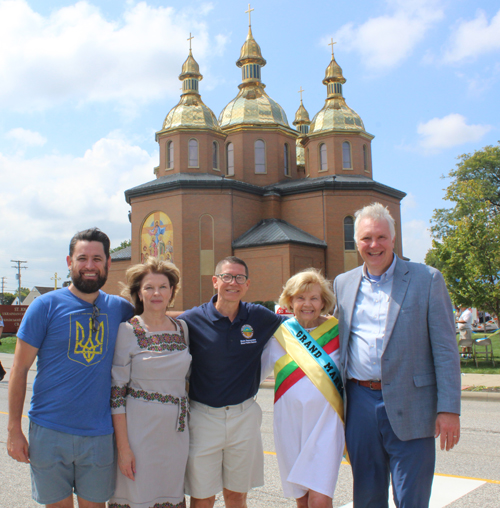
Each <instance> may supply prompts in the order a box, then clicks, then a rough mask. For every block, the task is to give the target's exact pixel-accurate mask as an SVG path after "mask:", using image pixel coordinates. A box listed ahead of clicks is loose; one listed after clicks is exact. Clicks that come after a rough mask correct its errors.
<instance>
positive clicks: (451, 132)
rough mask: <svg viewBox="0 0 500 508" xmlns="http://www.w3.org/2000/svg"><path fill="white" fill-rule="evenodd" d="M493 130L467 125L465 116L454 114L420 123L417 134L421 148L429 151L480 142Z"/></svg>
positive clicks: (488, 126)
mask: <svg viewBox="0 0 500 508" xmlns="http://www.w3.org/2000/svg"><path fill="white" fill-rule="evenodd" d="M491 129H492V127H491V125H467V123H466V119H465V117H464V116H462V115H459V114H457V113H452V114H450V115H447V116H445V117H443V118H433V119H432V120H429V121H428V122H426V123H419V124H418V127H417V132H418V134H419V135H420V146H422V147H423V148H425V149H427V150H439V149H443V148H451V147H452V146H457V145H461V144H463V143H468V142H475V141H479V140H480V139H481V138H482V137H483V136H484V135H485V134H486V133H487V132H489V131H490V130H491Z"/></svg>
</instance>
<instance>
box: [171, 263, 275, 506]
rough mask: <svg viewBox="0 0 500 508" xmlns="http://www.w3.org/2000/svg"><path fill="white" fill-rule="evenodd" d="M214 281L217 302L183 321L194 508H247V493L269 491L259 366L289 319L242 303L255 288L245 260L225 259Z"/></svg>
mask: <svg viewBox="0 0 500 508" xmlns="http://www.w3.org/2000/svg"><path fill="white" fill-rule="evenodd" d="M212 280H213V284H214V287H215V288H216V289H217V294H216V295H215V296H214V297H213V298H212V300H211V301H210V302H208V303H205V304H203V305H201V306H200V307H195V308H193V309H191V310H188V311H186V312H185V313H184V314H182V316H181V318H182V319H184V320H185V321H186V322H187V324H188V326H189V341H190V345H189V347H190V350H191V354H192V356H193V363H192V371H191V379H190V387H189V397H190V402H191V415H190V424H189V429H190V447H189V459H188V466H187V476H186V491H187V493H188V494H189V495H190V496H191V507H192V508H212V507H213V506H214V503H215V495H216V494H217V493H218V492H220V491H221V490H222V491H223V494H224V501H225V505H226V507H227V508H245V507H246V506H247V505H246V497H247V492H248V491H249V490H250V489H252V488H254V487H259V486H261V485H263V484H264V456H263V448H262V441H261V435H260V424H261V421H262V411H261V409H260V407H259V405H258V404H257V403H256V402H255V400H254V397H255V395H256V394H257V390H258V388H259V382H260V358H261V354H262V350H263V349H264V346H265V345H266V343H267V341H268V340H269V339H270V337H271V336H272V335H273V333H274V331H275V330H276V329H277V328H278V327H279V326H280V324H281V323H282V319H283V318H281V317H280V316H278V315H276V314H274V313H273V312H271V311H269V310H268V309H266V308H265V307H263V306H261V305H254V304H251V303H247V302H242V301H241V300H242V298H243V297H244V296H245V294H246V292H247V291H248V288H249V285H250V281H249V280H248V267H247V265H246V264H245V262H244V261H243V260H241V259H239V258H237V257H234V256H230V257H227V258H225V259H223V260H222V261H220V262H219V263H218V265H217V267H216V269H215V275H214V276H213V277H212Z"/></svg>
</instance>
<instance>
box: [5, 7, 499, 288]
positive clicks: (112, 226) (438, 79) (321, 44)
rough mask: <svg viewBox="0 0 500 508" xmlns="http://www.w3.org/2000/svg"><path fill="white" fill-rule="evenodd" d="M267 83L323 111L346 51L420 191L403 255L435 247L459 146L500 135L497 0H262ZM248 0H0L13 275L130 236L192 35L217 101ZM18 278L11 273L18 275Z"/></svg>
mask: <svg viewBox="0 0 500 508" xmlns="http://www.w3.org/2000/svg"><path fill="white" fill-rule="evenodd" d="M251 7H252V8H253V9H255V10H254V11H252V32H253V35H254V37H255V39H256V41H257V42H258V43H259V45H260V47H261V50H262V55H263V57H264V58H265V59H266V60H267V65H266V66H265V67H264V68H263V69H262V81H263V82H264V83H265V84H266V91H267V93H268V94H269V95H270V96H271V97H272V98H273V99H274V100H275V101H277V102H278V103H279V104H280V105H281V106H282V107H283V108H284V110H285V112H286V114H287V116H288V121H289V123H290V124H291V122H292V121H293V119H294V115H295V112H296V111H297V108H298V106H299V103H300V95H299V93H298V90H299V89H300V88H301V87H302V88H303V90H304V92H303V101H304V106H305V107H306V109H307V110H308V112H309V115H310V117H311V119H312V117H313V116H314V115H315V114H316V113H317V112H318V111H319V110H320V109H321V108H322V107H323V104H324V101H325V99H326V87H325V86H324V85H323V84H322V82H321V81H322V79H323V78H324V73H325V69H326V67H327V66H328V64H329V62H330V57H331V46H329V45H328V43H329V42H330V40H331V38H333V40H334V41H335V42H336V44H335V45H334V49H335V58H336V60H337V62H338V64H339V65H340V66H341V67H342V70H343V74H344V77H345V78H346V80H347V81H346V83H345V85H344V86H343V94H344V97H345V99H346V102H347V105H348V106H349V107H351V108H352V109H354V110H355V111H356V112H357V113H358V114H359V115H360V116H361V118H362V119H363V122H364V125H365V129H366V130H367V131H368V132H369V133H371V134H373V135H375V139H374V140H373V141H372V160H373V178H374V179H375V180H376V181H378V182H381V183H383V184H386V185H389V186H391V187H394V188H396V189H399V190H401V191H403V192H406V193H407V197H406V198H405V199H404V200H403V201H402V229H403V232H402V236H403V254H404V255H405V256H406V257H409V258H410V259H411V260H412V261H417V262H423V260H424V257H425V254H426V252H427V250H428V248H429V247H430V245H431V239H430V234H429V226H430V220H431V218H432V215H433V211H434V210H435V209H437V208H443V207H447V206H450V203H449V202H446V201H444V200H443V197H444V195H445V191H444V189H445V188H446V186H447V185H448V184H449V180H448V179H446V178H445V179H443V178H442V177H443V175H447V174H448V172H449V171H450V170H451V169H453V168H454V167H455V165H456V164H457V162H458V161H457V157H458V156H460V155H462V154H465V153H473V152H474V151H475V150H480V149H482V148H483V147H484V146H486V145H495V144H496V143H497V141H498V140H499V139H500V132H499V130H500V106H499V104H500V101H499V85H500V5H499V4H498V1H493V0H491V1H490V0H476V1H474V2H471V1H470V0H379V1H376V2H374V1H373V0H357V1H356V2H345V1H341V0H316V1H314V2H308V3H304V2H303V1H299V0H287V1H284V0H267V1H264V0H254V1H253V3H252V4H251ZM247 9H248V1H240V0H213V1H202V0H200V1H198V0H184V1H183V2H178V1H176V2H174V1H167V0H164V1H160V0H146V1H143V2H138V1H133V0H129V1H122V2H118V1H116V0H89V1H80V2H74V1H66V0H0V48H1V49H0V284H1V280H2V277H5V279H3V280H4V290H5V291H9V292H13V291H14V290H15V289H16V288H17V281H16V274H17V269H16V268H13V266H14V265H15V263H13V262H11V260H22V261H27V263H26V264H23V265H22V266H24V267H27V269H23V270H22V271H21V282H22V285H23V286H24V287H28V288H32V287H33V286H35V285H39V286H52V285H53V284H54V280H53V279H54V277H55V273H56V272H57V274H58V275H57V276H58V277H60V278H61V280H60V281H58V284H59V285H60V284H61V283H62V282H63V281H64V280H65V279H66V277H67V273H68V270H67V266H66V255H67V250H68V244H69V240H70V238H71V237H72V236H73V234H74V233H75V232H76V231H79V230H82V229H86V228H88V227H92V226H98V227H99V228H101V229H102V230H103V231H105V232H106V233H107V234H108V235H109V237H110V238H111V244H112V247H116V246H118V245H120V243H121V242H122V241H123V240H128V239H130V223H129V221H128V211H129V209H130V207H129V206H128V204H127V203H126V202H125V198H124V191H125V190H127V189H129V188H132V187H134V186H136V185H139V184H141V183H145V182H148V181H151V180H153V179H154V178H155V177H154V174H153V169H154V167H155V166H157V165H158V157H159V155H158V145H157V143H156V142H155V139H154V134H155V132H156V131H158V130H160V129H161V126H162V122H163V120H164V118H165V116H166V115H167V113H168V112H169V111H170V109H171V108H173V107H174V106H175V105H176V104H177V102H178V100H179V96H180V87H181V82H180V81H179V80H178V76H179V74H180V72H181V66H182V63H183V62H184V60H185V59H186V57H187V55H188V51H189V42H188V40H187V39H188V37H189V35H190V33H191V34H192V35H193V36H194V39H193V40H192V48H193V55H194V57H195V59H196V60H197V62H198V63H199V65H200V71H201V73H202V74H203V80H202V81H201V83H200V93H201V96H202V99H203V101H204V102H205V104H206V105H207V106H208V107H210V108H211V109H212V111H213V112H214V113H215V115H216V116H218V115H219V113H220V112H221V111H222V109H223V108H224V107H225V106H226V104H227V103H228V102H230V101H231V100H232V99H233V98H234V97H235V96H236V94H237V92H238V88H237V87H238V84H239V83H240V82H241V71H240V69H239V68H237V67H236V64H235V63H236V60H237V59H238V57H239V51H240V48H241V46H242V44H243V43H244V41H245V38H246V35H247V31H248V14H246V13H245V11H246V10H247ZM0 287H1V286H0Z"/></svg>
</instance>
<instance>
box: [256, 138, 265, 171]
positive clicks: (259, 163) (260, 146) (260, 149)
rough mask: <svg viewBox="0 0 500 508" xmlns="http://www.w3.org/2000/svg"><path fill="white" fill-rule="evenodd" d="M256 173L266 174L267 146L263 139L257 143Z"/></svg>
mask: <svg viewBox="0 0 500 508" xmlns="http://www.w3.org/2000/svg"><path fill="white" fill-rule="evenodd" d="M254 146H255V150H254V151H255V172H256V173H265V172H266V145H265V143H264V141H262V139H258V140H257V141H256V142H255V145H254Z"/></svg>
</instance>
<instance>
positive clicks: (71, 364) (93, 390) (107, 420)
mask: <svg viewBox="0 0 500 508" xmlns="http://www.w3.org/2000/svg"><path fill="white" fill-rule="evenodd" d="M109 244H110V242H109V238H108V237H107V236H106V235H105V234H104V233H103V232H102V231H100V230H99V229H97V228H92V229H87V230H85V231H81V232H79V233H77V234H76V235H75V236H74V237H73V238H72V239H71V242H70V245H69V256H68V257H67V258H66V261H67V264H68V268H69V270H70V276H71V280H72V282H71V284H70V286H69V287H67V288H62V289H59V290H57V291H51V292H50V293H46V294H45V295H42V296H40V297H39V298H37V299H36V300H35V301H34V302H33V303H32V304H31V305H30V306H29V307H28V309H27V311H26V314H25V316H24V318H23V321H22V323H21V326H20V328H19V331H18V334H17V336H18V341H17V345H16V352H15V355H14V364H13V366H12V370H11V374H10V382H9V423H8V437H7V450H8V453H9V455H10V456H11V457H12V458H13V459H16V460H17V461H19V462H29V463H31V478H32V494H33V499H34V500H35V501H37V502H38V503H41V504H45V505H47V506H49V507H50V508H72V507H73V493H74V494H76V495H77V497H78V505H79V506H80V508H104V506H105V502H106V501H107V500H108V499H109V498H110V497H111V495H112V494H113V492H114V489H115V480H116V474H115V473H116V464H115V461H114V439H113V425H112V422H111V409H110V405H109V400H110V396H111V363H112V360H113V352H114V349H115V341H116V334H117V332H118V327H119V325H120V323H121V322H122V321H126V320H127V319H129V318H131V317H132V316H133V314H134V309H133V307H132V305H131V304H130V303H128V302H127V301H126V300H124V299H123V298H120V297H118V296H111V295H107V294H106V293H103V292H102V291H100V288H101V287H102V286H104V284H105V282H106V279H107V276H108V269H109V267H110V265H111V258H110V256H109ZM37 356H38V363H37V374H36V377H35V381H34V383H33V396H32V399H31V408H30V410H29V413H28V415H29V418H30V430H29V449H28V442H27V441H26V438H25V436H24V434H23V431H22V427H21V417H22V412H23V405H24V398H25V396H26V383H27V375H28V371H29V369H30V367H31V365H32V364H33V362H34V360H35V358H36V357H37Z"/></svg>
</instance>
